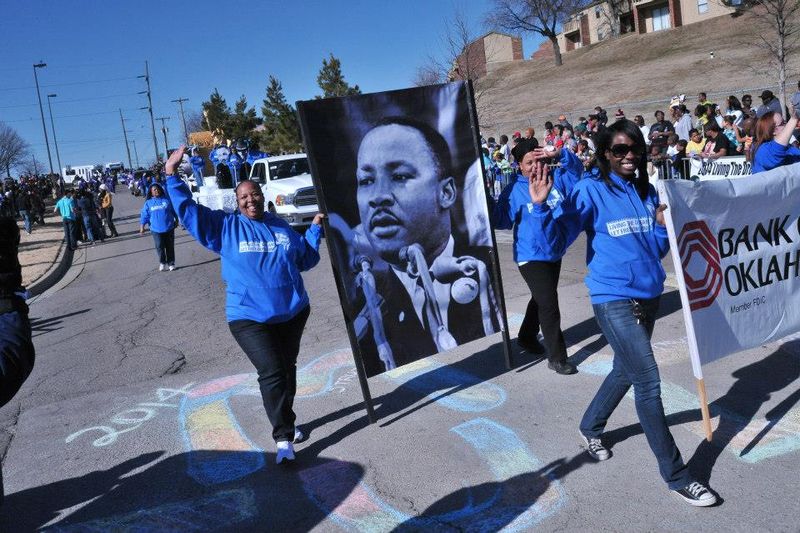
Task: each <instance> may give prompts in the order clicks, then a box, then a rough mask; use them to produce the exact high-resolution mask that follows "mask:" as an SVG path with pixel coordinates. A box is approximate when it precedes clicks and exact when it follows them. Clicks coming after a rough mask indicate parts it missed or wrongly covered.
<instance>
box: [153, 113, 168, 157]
mask: <svg viewBox="0 0 800 533" xmlns="http://www.w3.org/2000/svg"><path fill="white" fill-rule="evenodd" d="M169 119H170V117H158V118H156V120H160V121H161V132H162V133H163V134H164V157H165V158H166V157H167V150H169V143H168V142H167V124H166V121H167V120H169Z"/></svg>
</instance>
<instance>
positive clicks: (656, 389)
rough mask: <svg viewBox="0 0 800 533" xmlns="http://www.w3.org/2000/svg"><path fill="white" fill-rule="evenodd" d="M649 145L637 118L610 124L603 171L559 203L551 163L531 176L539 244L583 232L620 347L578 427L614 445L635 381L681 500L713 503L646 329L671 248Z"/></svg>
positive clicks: (606, 329) (590, 440)
mask: <svg viewBox="0 0 800 533" xmlns="http://www.w3.org/2000/svg"><path fill="white" fill-rule="evenodd" d="M646 150H647V145H646V144H645V140H644V137H643V136H642V132H641V130H639V128H638V126H636V124H634V123H633V122H630V121H628V120H622V121H618V122H615V123H614V124H612V125H611V126H609V127H608V129H607V131H605V132H604V133H603V134H601V136H600V138H599V139H598V142H597V152H596V156H597V164H598V167H599V175H598V176H597V177H596V178H594V177H591V178H586V179H583V180H581V181H580V182H579V183H578V184H577V185H576V186H575V187H574V188H573V190H572V192H571V193H570V194H569V196H568V197H567V199H566V200H565V201H564V202H563V203H561V205H559V206H558V207H556V208H555V209H553V208H551V207H550V205H549V204H548V202H547V199H548V196H549V194H550V191H551V189H552V188H553V180H552V179H551V178H550V177H548V176H547V172H546V171H541V170H540V171H539V172H538V173H536V175H535V176H534V178H533V179H531V184H530V195H531V198H532V200H533V203H534V205H533V212H534V218H535V220H536V222H537V226H538V231H536V232H535V233H534V235H536V237H537V238H538V239H539V240H540V241H541V246H547V247H550V248H552V249H555V250H566V248H567V247H568V246H569V245H570V244H571V243H572V242H573V241H574V240H575V238H576V237H577V236H578V234H579V233H580V232H582V231H585V232H586V239H587V252H586V260H587V263H588V267H589V273H588V275H587V276H586V285H587V287H588V289H589V295H590V297H591V301H592V307H593V309H594V313H595V317H596V318H597V322H598V324H599V325H600V328H601V329H602V331H603V335H604V336H605V338H606V340H607V341H608V343H609V345H610V346H611V348H612V349H613V350H614V362H613V367H612V369H611V372H610V373H609V374H608V376H607V377H606V379H605V380H604V381H603V384H602V385H601V386H600V390H598V391H597V394H596V395H595V397H594V399H593V400H592V402H591V403H590V404H589V407H588V409H587V410H586V413H585V414H584V415H583V420H581V424H580V431H581V436H582V437H583V440H584V442H585V444H586V446H587V450H588V452H589V454H590V455H591V456H592V457H594V458H595V459H597V460H599V461H603V460H605V459H609V458H610V457H611V452H610V451H609V450H608V449H606V448H605V447H604V446H603V444H602V441H601V439H600V437H601V435H602V433H603V429H604V428H605V426H606V422H607V421H608V418H609V417H610V416H611V413H613V412H614V409H616V407H617V405H618V404H619V402H620V401H621V400H622V398H623V397H624V396H625V394H626V393H627V392H628V390H629V389H630V387H631V385H633V391H634V401H635V404H636V413H637V414H638V416H639V421H640V422H641V425H642V429H643V430H644V434H645V436H646V437H647V442H648V444H649V445H650V449H651V450H652V451H653V453H654V454H655V456H656V460H657V461H658V467H659V470H660V472H661V476H662V478H663V479H664V481H665V482H666V483H667V485H668V487H669V488H670V489H671V490H672V491H673V492H674V493H675V494H676V495H678V496H679V497H681V498H682V499H683V500H685V501H687V502H688V503H690V504H692V505H696V506H708V505H712V504H714V503H715V502H716V497H715V496H714V495H713V494H712V493H711V492H710V491H709V490H708V489H707V488H706V487H705V486H703V485H702V484H701V483H699V482H697V481H693V480H692V479H691V477H690V474H689V470H688V468H687V467H686V465H685V464H684V462H683V459H681V454H680V452H679V451H678V447H677V446H676V445H675V441H674V440H673V438H672V434H671V433H670V431H669V426H668V425H667V421H666V417H665V415H664V406H663V404H662V402H661V381H660V377H659V373H658V366H657V365H656V361H655V358H654V356H653V348H652V346H651V345H650V337H651V336H652V334H653V327H654V325H655V320H656V312H657V311H658V302H659V298H660V296H661V292H662V291H663V290H664V279H665V277H666V275H665V273H664V269H663V267H662V266H661V259H662V258H663V257H664V256H665V255H666V253H667V251H668V249H669V241H668V239H667V230H666V228H665V226H664V214H663V211H664V209H665V208H666V207H665V206H662V205H660V203H659V199H658V195H657V194H656V191H655V189H654V188H653V186H652V185H650V184H649V183H648V181H647V166H646V165H647V158H646Z"/></svg>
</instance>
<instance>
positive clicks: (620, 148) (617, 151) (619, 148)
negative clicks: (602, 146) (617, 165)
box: [609, 144, 644, 157]
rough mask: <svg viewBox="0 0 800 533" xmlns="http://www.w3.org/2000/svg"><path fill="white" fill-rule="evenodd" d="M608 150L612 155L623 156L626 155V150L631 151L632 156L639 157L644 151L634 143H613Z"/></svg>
mask: <svg viewBox="0 0 800 533" xmlns="http://www.w3.org/2000/svg"><path fill="white" fill-rule="evenodd" d="M609 151H610V152H611V155H613V156H614V157H625V156H626V155H628V152H632V153H633V155H634V156H636V157H640V156H641V155H642V154H643V153H644V149H643V148H642V147H641V146H638V145H635V144H615V145H614V146H612V147H611V148H609Z"/></svg>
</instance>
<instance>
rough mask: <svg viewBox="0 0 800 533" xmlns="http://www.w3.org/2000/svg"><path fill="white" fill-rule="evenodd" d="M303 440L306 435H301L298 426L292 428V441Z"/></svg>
mask: <svg viewBox="0 0 800 533" xmlns="http://www.w3.org/2000/svg"><path fill="white" fill-rule="evenodd" d="M304 440H306V436H305V435H303V432H302V431H300V430H299V429H298V428H294V441H292V442H294V443H295V444H297V443H298V442H303V441H304Z"/></svg>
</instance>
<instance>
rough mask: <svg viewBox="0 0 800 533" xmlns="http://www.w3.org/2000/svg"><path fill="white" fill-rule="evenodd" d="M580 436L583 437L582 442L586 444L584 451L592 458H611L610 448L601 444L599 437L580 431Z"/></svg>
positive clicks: (599, 459)
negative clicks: (588, 435) (589, 435)
mask: <svg viewBox="0 0 800 533" xmlns="http://www.w3.org/2000/svg"><path fill="white" fill-rule="evenodd" d="M581 437H582V438H583V442H584V444H586V451H587V452H588V453H589V455H591V456H592V457H593V458H595V459H597V460H598V461H605V460H606V459H611V450H609V449H608V448H606V447H605V446H603V443H602V442H601V441H600V438H599V437H587V436H586V435H584V434H583V433H581Z"/></svg>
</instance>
